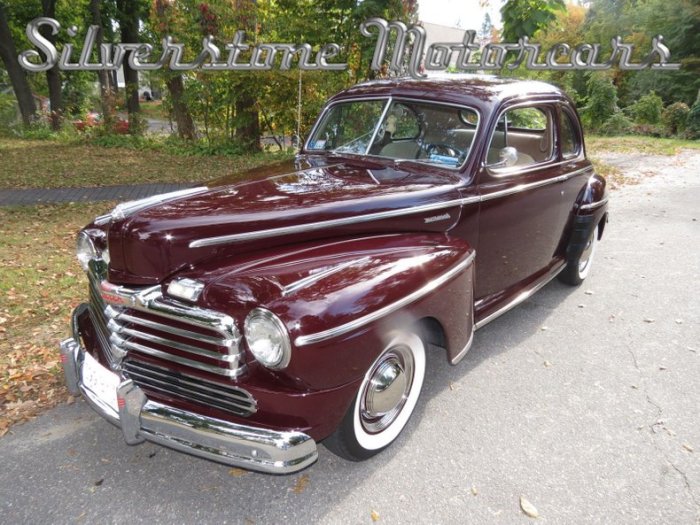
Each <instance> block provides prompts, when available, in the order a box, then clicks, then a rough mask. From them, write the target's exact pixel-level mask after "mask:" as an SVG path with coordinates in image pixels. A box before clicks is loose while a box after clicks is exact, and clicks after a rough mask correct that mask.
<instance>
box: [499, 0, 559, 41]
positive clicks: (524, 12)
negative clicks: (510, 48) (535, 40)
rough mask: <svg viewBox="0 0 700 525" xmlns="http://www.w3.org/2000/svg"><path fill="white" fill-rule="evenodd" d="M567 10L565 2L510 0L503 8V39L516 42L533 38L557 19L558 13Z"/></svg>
mask: <svg viewBox="0 0 700 525" xmlns="http://www.w3.org/2000/svg"><path fill="white" fill-rule="evenodd" d="M562 9H566V6H565V4H564V0H510V1H508V2H505V3H504V4H503V7H501V17H502V18H503V38H504V39H505V40H506V41H508V42H516V41H517V40H518V39H519V38H520V37H523V36H528V37H531V36H532V35H534V34H535V32H536V31H537V30H538V29H542V28H544V27H546V26H547V24H549V23H550V22H552V21H553V20H554V19H555V18H556V14H557V11H559V10H562Z"/></svg>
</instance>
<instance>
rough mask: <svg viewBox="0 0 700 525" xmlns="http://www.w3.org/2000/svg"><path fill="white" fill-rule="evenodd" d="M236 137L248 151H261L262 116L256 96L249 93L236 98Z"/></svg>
mask: <svg viewBox="0 0 700 525" xmlns="http://www.w3.org/2000/svg"><path fill="white" fill-rule="evenodd" d="M236 138H237V139H238V141H239V142H240V144H241V145H242V146H243V148H245V149H246V150H247V151H260V117H259V115H258V110H257V104H256V100H255V97H253V96H252V95H250V94H249V93H241V94H240V95H239V96H238V98H237V99H236Z"/></svg>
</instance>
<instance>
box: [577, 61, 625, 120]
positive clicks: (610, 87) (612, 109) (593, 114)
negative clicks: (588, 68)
mask: <svg viewBox="0 0 700 525" xmlns="http://www.w3.org/2000/svg"><path fill="white" fill-rule="evenodd" d="M587 87H588V101H587V104H586V106H585V107H584V108H583V109H582V111H581V112H582V118H583V122H584V125H585V126H586V127H587V128H589V129H591V130H597V129H599V128H600V127H601V126H602V125H603V123H605V121H607V120H608V119H609V118H610V117H611V116H612V115H614V114H615V113H617V112H619V111H620V108H618V106H617V90H616V89H615V85H614V84H613V83H612V80H611V79H610V78H609V77H607V76H604V75H601V74H593V75H591V77H590V78H589V79H588V83H587Z"/></svg>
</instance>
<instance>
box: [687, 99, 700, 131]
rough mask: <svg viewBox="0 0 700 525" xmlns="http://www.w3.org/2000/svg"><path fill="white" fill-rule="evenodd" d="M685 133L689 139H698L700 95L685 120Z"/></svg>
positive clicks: (699, 129)
mask: <svg viewBox="0 0 700 525" xmlns="http://www.w3.org/2000/svg"><path fill="white" fill-rule="evenodd" d="M686 133H687V134H688V136H689V137H690V138H691V139H700V93H698V99H697V100H696V101H695V104H693V107H691V108H690V112H688V118H687V120H686Z"/></svg>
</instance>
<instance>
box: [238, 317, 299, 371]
mask: <svg viewBox="0 0 700 525" xmlns="http://www.w3.org/2000/svg"><path fill="white" fill-rule="evenodd" d="M244 331H245V340H246V342H247V343H248V348H250V351H251V352H252V353H253V355H254V356H255V359H257V360H258V361H260V363H262V364H263V365H265V366H266V367H268V368H274V369H280V368H284V367H285V366H287V365H288V364H289V359H290V358H291V353H292V344H291V343H290V342H289V334H288V333H287V329H286V328H285V326H284V325H283V324H282V321H280V319H279V317H277V316H276V315H275V314H273V313H272V312H270V311H269V310H265V309H264V308H256V309H255V310H253V311H251V312H250V313H249V314H248V317H246V320H245V326H244Z"/></svg>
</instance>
